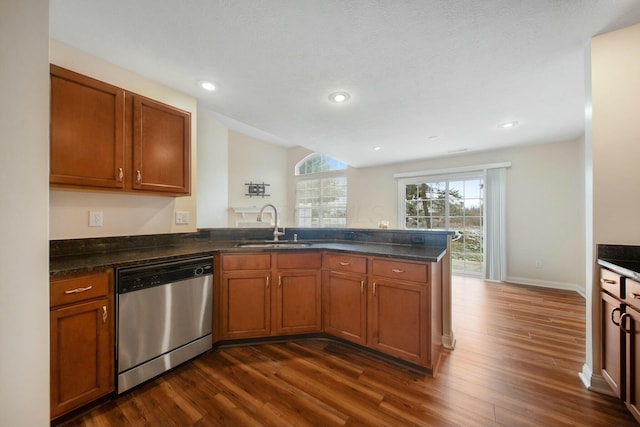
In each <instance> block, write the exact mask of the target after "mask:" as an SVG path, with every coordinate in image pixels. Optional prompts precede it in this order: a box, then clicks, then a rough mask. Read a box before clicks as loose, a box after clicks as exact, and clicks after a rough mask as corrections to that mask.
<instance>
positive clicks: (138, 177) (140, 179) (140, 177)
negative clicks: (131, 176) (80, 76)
mask: <svg viewBox="0 0 640 427" xmlns="http://www.w3.org/2000/svg"><path fill="white" fill-rule="evenodd" d="M136 181H138V184H140V183H141V182H142V172H140V171H139V170H137V171H136Z"/></svg>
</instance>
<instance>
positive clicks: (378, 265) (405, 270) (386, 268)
mask: <svg viewBox="0 0 640 427" xmlns="http://www.w3.org/2000/svg"><path fill="white" fill-rule="evenodd" d="M372 272H373V274H374V275H375V276H381V277H388V278H390V279H400V280H409V281H412V282H425V283H426V282H427V281H428V277H429V274H428V273H429V266H428V265H427V264H422V263H417V262H404V261H398V260H386V259H374V260H373V265H372Z"/></svg>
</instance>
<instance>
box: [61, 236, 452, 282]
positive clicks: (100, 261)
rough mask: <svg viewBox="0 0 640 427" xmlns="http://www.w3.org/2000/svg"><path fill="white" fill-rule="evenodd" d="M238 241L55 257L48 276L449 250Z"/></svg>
mask: <svg viewBox="0 0 640 427" xmlns="http://www.w3.org/2000/svg"><path fill="white" fill-rule="evenodd" d="M238 243H241V242H238V241H233V242H207V243H197V244H192V245H176V246H168V247H157V248H152V249H136V250H131V251H126V250H125V251H113V252H105V253H97V254H89V255H85V256H83V255H73V256H70V255H66V256H57V257H56V256H53V257H51V258H50V260H49V277H50V279H55V278H58V277H64V276H70V275H79V274H83V273H91V272H96V271H105V270H109V269H114V268H121V267H128V266H134V265H140V264H147V263H153V262H164V261H170V260H174V259H178V258H185V257H199V256H213V255H214V254H216V253H258V252H294V251H295V252H309V251H332V252H346V253H353V254H358V255H366V256H378V257H385V258H398V259H406V260H413V261H422V262H438V261H440V260H441V259H442V258H443V257H444V256H445V254H446V252H447V249H446V247H444V248H443V247H439V246H438V247H436V246H418V245H416V246H414V245H401V244H388V243H371V242H367V243H359V242H336V241H332V242H325V241H319V242H311V243H312V246H309V247H304V248H286V247H283V248H243V247H238V246H237V245H238Z"/></svg>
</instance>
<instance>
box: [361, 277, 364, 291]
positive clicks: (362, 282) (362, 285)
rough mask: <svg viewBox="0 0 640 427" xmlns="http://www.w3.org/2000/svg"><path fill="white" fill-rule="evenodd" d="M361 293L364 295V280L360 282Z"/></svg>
mask: <svg viewBox="0 0 640 427" xmlns="http://www.w3.org/2000/svg"><path fill="white" fill-rule="evenodd" d="M360 293H361V294H364V280H361V281H360Z"/></svg>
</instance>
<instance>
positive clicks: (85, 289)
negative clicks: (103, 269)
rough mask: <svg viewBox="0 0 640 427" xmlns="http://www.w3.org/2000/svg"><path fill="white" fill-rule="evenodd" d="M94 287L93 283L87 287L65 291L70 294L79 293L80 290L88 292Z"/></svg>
mask: <svg viewBox="0 0 640 427" xmlns="http://www.w3.org/2000/svg"><path fill="white" fill-rule="evenodd" d="M91 289H93V285H89V286H87V287H86V288H75V289H69V290H66V291H64V293H65V294H67V295H69V294H79V293H80V292H86V291H89V290H91Z"/></svg>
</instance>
